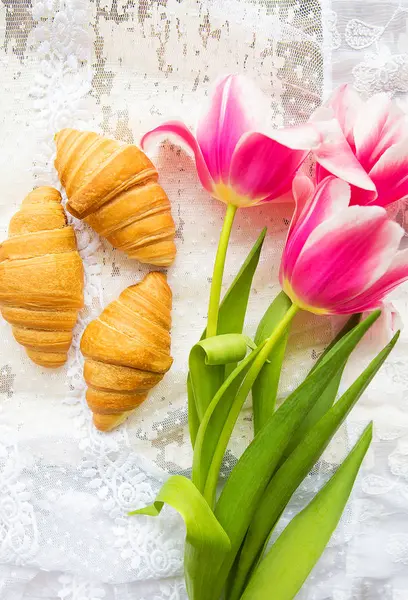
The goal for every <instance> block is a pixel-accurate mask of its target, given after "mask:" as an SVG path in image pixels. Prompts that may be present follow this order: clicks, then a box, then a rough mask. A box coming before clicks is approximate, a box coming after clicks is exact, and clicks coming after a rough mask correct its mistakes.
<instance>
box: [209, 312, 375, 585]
mask: <svg viewBox="0 0 408 600" xmlns="http://www.w3.org/2000/svg"><path fill="white" fill-rule="evenodd" d="M379 315H380V311H375V312H373V313H371V315H369V316H368V317H367V319H365V320H364V321H363V322H362V323H360V324H359V325H357V327H355V328H354V329H353V330H352V331H351V332H350V333H348V334H347V335H346V336H344V337H343V338H342V339H341V340H340V341H339V342H338V343H337V344H336V346H335V347H334V348H332V349H331V350H330V352H328V354H327V356H326V358H325V360H324V361H322V362H321V364H320V365H319V366H318V367H317V368H316V369H315V370H314V371H313V373H311V374H310V375H309V376H308V377H307V378H306V380H305V381H304V382H303V383H302V384H301V385H300V386H299V387H298V388H297V389H296V390H295V391H294V392H293V393H292V394H291V395H290V396H289V397H288V398H287V400H286V401H285V402H284V403H283V404H282V405H281V406H280V408H279V409H278V410H277V411H276V412H275V413H274V414H273V415H272V417H271V418H270V419H269V420H268V422H267V423H266V424H265V425H264V427H263V428H262V429H261V430H260V432H259V433H258V434H257V435H256V436H255V439H254V440H253V441H252V443H251V444H250V445H249V446H248V448H247V449H246V450H245V452H244V453H243V455H242V456H241V458H240V459H239V461H238V463H237V464H236V465H235V467H234V468H233V470H232V472H231V475H230V477H229V478H228V480H227V482H226V484H225V486H224V489H223V491H222V493H221V495H220V498H219V500H218V502H217V504H216V507H215V516H216V517H217V519H218V521H219V522H220V524H221V525H222V527H223V528H224V530H225V531H226V533H227V535H228V537H229V538H230V541H231V552H230V554H229V556H228V557H227V558H226V560H225V561H224V564H223V565H222V566H221V568H220V570H219V572H218V574H217V573H215V574H214V582H213V584H212V587H213V589H214V590H215V592H216V593H214V597H217V593H221V590H222V588H223V586H224V584H225V578H226V575H227V574H228V572H229V570H230V568H231V566H232V563H233V561H234V560H235V557H236V554H237V552H238V549H239V547H240V545H241V543H242V541H243V538H244V536H245V534H246V532H247V529H248V527H249V524H250V522H251V520H252V518H253V515H254V513H255V510H256V509H257V506H258V504H259V501H260V499H261V497H262V495H263V493H264V491H265V488H266V486H267V484H268V483H269V480H270V478H271V476H272V475H273V473H274V471H275V469H276V467H277V465H278V463H279V460H280V459H281V457H282V454H283V452H284V450H285V447H286V446H287V444H288V443H289V441H290V439H291V437H292V435H293V433H294V432H295V431H296V429H297V428H298V427H299V425H300V423H301V422H302V420H303V419H304V417H305V415H306V414H307V413H308V412H309V411H310V409H311V408H312V406H313V405H314V403H315V402H316V401H317V399H318V398H319V397H320V396H321V394H322V392H323V390H324V389H325V388H326V386H327V384H328V383H329V381H330V380H331V379H332V377H333V375H334V374H335V373H336V372H337V371H338V370H339V369H340V368H341V366H342V365H343V363H344V361H345V360H346V359H347V357H348V356H349V355H350V354H351V352H352V351H353V350H354V348H355V347H356V345H357V344H358V342H359V341H360V339H361V338H362V337H363V335H364V334H365V332H366V331H367V330H368V329H369V327H370V326H371V325H372V324H373V323H374V321H375V320H376V319H377V318H378V317H379ZM242 490H245V494H243V493H242Z"/></svg>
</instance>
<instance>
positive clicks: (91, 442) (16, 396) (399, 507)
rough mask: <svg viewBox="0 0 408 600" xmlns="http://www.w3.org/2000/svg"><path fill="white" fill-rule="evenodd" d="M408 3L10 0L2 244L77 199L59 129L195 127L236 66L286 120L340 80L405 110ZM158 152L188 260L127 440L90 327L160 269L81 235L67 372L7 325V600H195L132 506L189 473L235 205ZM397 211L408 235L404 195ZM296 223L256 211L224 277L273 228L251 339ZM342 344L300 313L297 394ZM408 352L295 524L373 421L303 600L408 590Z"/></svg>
mask: <svg viewBox="0 0 408 600" xmlns="http://www.w3.org/2000/svg"><path fill="white" fill-rule="evenodd" d="M405 9H406V7H405V5H404V4H401V5H400V6H399V5H398V4H397V2H392V1H390V2H382V1H381V0H376V1H373V2H367V3H366V2H364V3H356V2H353V1H352V0H344V1H341V0H335V1H333V6H331V5H329V3H328V2H327V3H326V2H319V1H318V0H299V1H295V0H281V1H279V0H263V1H261V0H246V1H243V0H242V1H238V0H223V1H222V2H221V0H218V1H217V0H212V1H211V0H201V1H199V0H138V1H135V2H133V1H125V0H119V1H116V0H115V1H114V0H95V1H92V2H88V1H86V0H85V1H81V0H42V1H39V0H32V1H31V2H29V1H28V0H7V1H6V0H3V3H2V5H1V7H0V27H1V35H0V39H1V43H2V48H1V49H0V61H1V66H2V69H1V73H2V83H3V86H2V94H1V96H0V108H1V113H0V114H1V117H0V124H1V130H0V131H1V134H2V135H1V139H2V149H1V152H0V175H1V181H2V194H1V197H0V232H1V236H2V237H5V236H6V233H7V226H8V222H9V219H10V217H11V215H12V214H13V213H14V212H15V211H16V209H17V207H18V205H19V204H20V202H21V200H22V199H23V198H24V196H25V195H26V194H27V193H28V192H29V191H30V190H31V189H32V187H33V186H35V185H40V184H48V185H50V184H51V185H56V186H57V187H59V183H58V180H57V177H56V173H55V170H54V168H53V157H54V143H53V135H54V133H55V132H56V131H58V130H59V129H61V128H63V127H78V128H83V129H85V128H87V129H92V130H95V131H99V132H101V133H104V134H106V135H109V136H114V137H117V138H119V139H122V140H124V141H127V142H135V143H138V141H139V139H140V136H141V134H142V133H144V132H145V131H147V130H148V129H150V128H151V127H153V126H154V125H156V124H157V123H158V122H160V121H162V120H165V119H169V118H172V117H175V116H176V117H181V118H182V119H183V120H184V121H185V122H186V123H187V124H188V125H191V126H193V125H194V123H195V121H196V119H197V116H198V114H199V108H200V103H201V102H202V101H203V100H204V99H205V97H206V95H207V92H208V89H209V85H210V83H211V81H213V80H214V79H215V78H216V77H217V76H219V75H220V74H224V73H227V72H242V71H245V72H247V73H248V74H249V75H251V76H252V77H253V78H254V79H255V80H256V81H257V82H258V84H259V85H260V86H261V87H262V88H263V90H264V91H265V92H266V93H267V94H268V95H269V97H270V108H271V111H270V115H269V117H268V118H269V121H270V123H271V124H273V125H274V126H281V125H283V124H294V123H298V122H300V121H303V120H305V119H306V118H307V117H308V116H309V114H310V113H311V112H312V111H313V110H314V108H315V107H316V106H317V105H318V104H319V103H320V101H321V98H322V97H324V96H326V95H327V94H328V93H329V92H330V90H331V89H332V86H333V85H334V84H337V83H339V82H342V81H352V82H354V84H355V85H356V87H357V88H358V89H359V90H360V91H361V92H362V93H364V94H366V95H369V94H372V93H374V92H376V91H380V90H386V91H388V92H390V93H393V94H394V93H395V94H396V95H397V96H398V97H399V98H400V101H401V104H402V105H404V104H405V102H406V101H405V97H404V93H406V92H407V91H408V72H407V68H408V66H407V65H408V54H407V52H408V41H407V40H408V37H407V17H408V15H407V14H406V12H405ZM335 11H336V12H335ZM336 13H337V14H336ZM393 15H394V16H393ZM153 158H154V160H155V162H156V164H157V166H158V168H159V172H160V179H161V183H162V185H163V187H164V188H165V190H166V191H167V193H168V195H169V197H170V199H171V201H172V211H173V215H174V218H175V221H176V225H177V245H178V257H177V260H176V263H175V265H174V266H173V267H171V269H169V271H168V280H169V283H170V285H171V287H172V289H173V293H174V307H173V331H172V353H173V356H174V359H175V360H174V365H173V367H172V369H171V371H170V372H169V373H168V375H167V376H166V377H165V379H164V380H163V382H162V383H161V384H160V385H159V386H158V387H157V388H156V389H155V390H153V391H152V393H151V394H150V397H149V399H148V400H147V401H146V402H145V403H144V405H143V406H142V407H141V408H140V409H139V410H138V411H136V412H135V413H134V415H132V417H131V418H130V419H129V420H128V421H127V422H126V424H125V425H124V426H122V427H121V428H120V429H118V430H117V431H115V432H113V433H112V434H107V435H106V434H99V433H98V432H96V431H95V430H94V429H93V428H92V425H91V421H90V414H89V411H88V408H87V406H86V403H85V402H84V385H83V381H82V375H81V373H82V359H81V355H80V353H79V350H78V345H79V339H80V335H81V332H82V330H83V328H84V326H85V324H86V323H87V322H88V321H89V320H90V319H91V318H94V317H95V316H96V315H98V314H99V312H100V311H101V309H102V308H103V306H105V305H106V304H107V303H108V302H109V301H111V300H112V299H114V298H115V297H117V295H118V293H119V292H120V291H121V290H122V289H123V288H124V287H126V286H127V285H130V284H131V283H134V282H136V281H138V280H139V279H140V278H141V277H142V276H143V274H144V273H146V272H147V270H148V269H147V268H146V267H144V266H141V265H139V264H138V263H135V262H133V261H130V260H128V259H127V258H126V257H125V256H124V255H123V254H121V253H120V252H116V251H115V250H113V249H112V248H111V247H110V245H109V244H108V243H107V242H104V241H103V240H100V239H99V238H98V236H97V235H96V234H95V233H94V232H92V231H91V230H89V229H88V228H87V227H85V226H84V225H83V224H82V223H80V222H77V221H75V222H74V225H75V227H76V230H77V238H78V244H79V247H80V251H81V255H82V257H83V260H84V265H85V270H86V290H85V291H86V309H85V310H84V311H83V313H82V314H81V317H80V320H79V322H78V325H77V328H76V330H75V338H74V343H73V346H72V349H71V352H70V356H69V361H68V363H67V365H66V367H65V368H62V369H58V370H56V371H52V372H51V371H45V370H42V369H40V368H38V367H36V366H35V365H33V364H31V363H30V361H29V360H28V359H27V358H26V356H25V353H24V350H23V349H22V348H21V347H19V346H18V345H17V344H16V343H15V342H14V340H13V339H12V335H11V331H10V327H9V326H8V324H7V323H5V322H4V321H0V339H1V346H0V598H1V599H2V600H3V599H4V600H38V599H39V598H41V599H45V598H46V599H47V600H56V599H57V598H62V599H64V600H94V599H100V598H104V599H105V600H130V599H131V598H132V600H136V599H137V600H184V599H185V598H186V596H185V591H184V585H183V580H182V577H181V575H182V551H183V539H184V526H183V523H182V521H181V519H180V518H179V517H178V515H176V514H174V512H172V511H170V510H165V511H163V515H162V516H161V517H159V518H158V519H152V518H148V517H133V518H128V517H127V516H126V513H127V511H128V510H130V509H134V508H137V507H140V506H142V505H144V504H147V503H149V502H150V501H151V500H152V499H153V497H154V495H155V492H156V491H157V490H158V489H159V487H160V484H161V482H162V481H163V480H164V478H165V477H166V476H167V474H168V473H184V474H188V470H189V466H190V464H191V450H190V445H189V441H188V434H187V427H186V392H185V377H186V367H187V357H188V351H189V349H190V347H191V346H192V344H193V343H194V342H195V341H196V340H197V339H198V338H199V336H200V334H201V331H202V329H203V326H204V323H205V315H206V308H207V306H206V303H207V295H208V289H209V278H210V277H211V274H212V265H213V258H214V253H215V248H216V243H217V238H218V235H219V230H220V227H221V223H222V215H223V212H224V208H223V206H221V205H219V204H218V203H216V202H215V201H213V200H211V199H210V198H209V197H208V194H207V193H206V192H204V191H203V190H202V188H201V186H200V184H199V182H198V180H197V176H196V173H195V168H194V163H193V161H192V159H191V157H190V156H189V155H187V154H186V153H184V151H182V150H179V149H178V148H177V147H174V146H172V145H171V144H165V145H163V146H162V147H160V148H158V149H157V152H156V154H155V155H154V156H153ZM394 212H395V213H396V215H397V218H398V220H399V221H400V222H401V223H403V224H404V219H405V212H404V203H401V205H400V206H399V207H398V208H397V209H396V210H395V211H394ZM289 216H290V210H289V208H288V207H285V206H273V205H272V206H264V207H256V208H252V209H248V210H242V211H240V212H239V215H238V217H237V221H236V225H235V227H234V232H233V235H232V240H231V245H230V250H229V254H228V260H227V269H226V273H227V276H226V283H229V282H230V281H231V279H232V277H233V274H235V272H236V271H237V269H238V268H239V265H240V263H241V262H242V260H243V258H244V257H245V255H246V253H247V252H248V250H249V248H250V247H251V245H252V244H253V242H254V241H255V239H256V237H257V235H258V233H259V231H260V230H261V228H262V227H263V226H264V225H267V226H268V231H269V233H268V237H267V241H266V244H265V248H264V251H263V256H262V259H261V262H260V267H259V270H258V272H257V274H256V277H255V281H254V290H253V293H252V296H251V300H250V304H249V309H248V318H247V323H246V330H247V331H248V333H249V334H253V332H254V330H255V328H256V324H257V322H258V321H259V319H260V317H261V316H262V314H263V312H264V310H265V309H266V307H267V306H268V304H269V303H270V301H271V300H272V299H273V297H274V296H275V295H276V293H277V291H278V289H279V287H278V280H277V270H278V265H279V256H280V252H281V249H282V245H283V242H284V237H285V231H286V229H287V223H288V222H287V219H288V217H289ZM407 297H408V296H407V288H406V287H405V288H401V289H400V290H399V291H398V292H396V293H395V294H394V300H395V304H396V305H397V307H398V308H399V310H400V312H401V313H402V316H403V318H404V317H405V318H407V317H408V310H407ZM330 333H331V324H330V323H329V321H328V320H326V319H323V318H310V317H307V316H305V315H301V316H300V317H299V318H298V319H297V320H296V321H295V323H294V327H293V333H292V335H291V340H290V348H289V355H288V358H287V361H286V363H285V366H284V370H283V374H282V382H281V389H280V393H281V395H282V396H284V395H285V394H286V393H287V392H288V391H289V390H290V389H292V388H293V387H295V386H296V385H297V384H298V383H299V381H300V380H301V379H302V377H303V376H304V374H305V373H306V372H307V369H308V368H309V367H310V365H311V364H312V361H313V360H314V359H315V358H316V356H318V354H319V352H321V350H322V348H323V347H324V345H325V344H326V343H327V341H328V339H329V338H330ZM371 341H372V340H371ZM374 345H375V344H374ZM372 346H373V344H372V343H371V344H370V343H368V342H366V343H364V344H362V346H361V348H360V349H359V351H358V352H357V353H356V355H355V358H354V360H353V361H352V365H351V367H350V369H349V372H348V375H347V377H346V380H347V379H348V380H350V378H351V377H352V375H353V374H356V373H357V372H358V371H360V370H361V368H362V367H363V366H364V364H365V362H366V361H367V359H368V357H369V355H370V353H371V352H372V350H373V348H372ZM406 351H407V336H406V335H405V336H403V338H402V340H401V341H400V343H399V346H398V348H397V349H396V351H395V352H394V353H393V355H392V357H391V358H390V360H389V362H388V363H387V365H386V367H385V368H384V369H383V371H382V373H381V375H380V376H379V377H378V378H377V379H376V381H375V382H374V383H373V384H372V385H371V387H370V389H369V390H368V391H367V393H366V394H365V395H364V398H363V399H362V400H361V402H360V404H359V406H358V407H357V409H356V410H355V411H354V412H353V415H352V417H351V419H350V423H349V428H348V432H346V431H343V433H342V435H339V436H338V438H337V440H336V442H335V443H334V444H333V445H332V446H331V447H330V449H329V451H328V453H327V454H326V455H325V460H324V461H322V462H321V464H320V465H319V466H318V468H317V469H316V470H315V472H314V473H313V474H312V475H311V476H310V477H309V478H308V479H307V481H306V482H305V484H304V485H303V486H302V489H301V490H300V493H299V494H298V495H297V496H296V498H295V499H294V501H293V502H292V504H291V508H290V510H289V511H288V512H287V514H286V515H285V517H284V519H283V522H285V521H286V520H287V519H288V518H289V517H290V516H291V515H293V512H294V511H296V510H298V509H299V508H300V506H301V505H302V503H304V502H305V500H307V499H309V498H310V497H311V495H312V494H313V493H314V491H315V490H316V489H317V488H318V487H319V485H321V481H323V480H324V479H325V478H327V475H328V473H329V472H330V471H331V469H332V467H333V465H336V464H337V463H338V461H339V460H341V458H342V456H344V453H345V451H346V449H347V447H348V446H349V444H350V440H351V441H353V440H354V439H355V436H356V434H357V433H358V432H359V431H360V430H361V428H362V426H363V424H365V423H366V422H367V421H368V420H369V419H371V418H374V420H375V424H376V440H375V443H374V445H373V449H372V450H371V452H370V456H369V458H368V460H367V461H366V464H365V471H364V473H363V475H362V477H361V478H360V480H359V483H358V485H357V487H356V491H355V493H354V496H353V499H352V501H351V502H350V505H349V508H348V510H347V513H346V515H345V518H344V519H343V522H342V525H341V527H340V528H339V529H338V531H337V532H336V535H335V536H334V538H333V540H332V542H331V545H330V548H329V549H328V550H327V551H326V552H325V554H324V556H323V558H322V560H321V561H320V563H319V565H318V566H317V568H316V570H315V572H314V574H313V575H312V577H311V578H310V581H309V583H308V585H307V586H306V587H305V589H304V591H302V593H301V594H300V598H301V599H302V600H352V599H353V600H377V599H380V598H381V600H407V598H408V575H407V569H408V436H407V433H408V415H407V408H408V407H407V404H406V402H407V401H406V400H405V399H404V393H405V395H406V390H407V383H408V375H407V374H408V368H407V366H406V364H405V361H404V358H403V357H404V355H405V356H406ZM343 385H345V383H344V384H343ZM250 435H251V423H250V410H249V407H248V408H246V410H245V411H244V413H243V415H242V418H241V419H240V421H239V424H238V426H237V429H236V432H235V436H234V440H233V442H232V444H231V447H230V453H231V458H232V459H233V457H234V456H236V455H238V454H239V453H240V452H241V451H242V449H243V448H244V447H245V445H246V444H247V443H248V441H249V439H250ZM225 466H226V468H227V467H228V465H225Z"/></svg>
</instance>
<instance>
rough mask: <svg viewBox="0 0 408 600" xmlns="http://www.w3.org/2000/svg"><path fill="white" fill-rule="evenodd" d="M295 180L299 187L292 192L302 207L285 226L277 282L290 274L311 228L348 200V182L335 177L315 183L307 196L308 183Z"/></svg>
mask: <svg viewBox="0 0 408 600" xmlns="http://www.w3.org/2000/svg"><path fill="white" fill-rule="evenodd" d="M296 179H297V178H296ZM299 183H300V185H301V186H302V188H301V189H298V190H296V192H295V189H294V193H296V194H298V197H299V200H300V203H303V207H302V209H301V210H300V212H299V213H298V212H297V211H296V212H295V214H294V216H293V218H292V222H291V225H290V228H289V233H288V237H287V240H286V245H285V249H284V251H283V257H282V262H281V272H280V279H281V283H282V282H283V280H284V279H290V278H291V276H292V271H293V269H294V267H295V265H296V262H297V260H298V258H299V255H300V254H301V252H302V250H303V247H304V246H305V244H306V243H307V240H308V239H309V237H310V236H311V234H312V233H313V231H314V230H315V229H316V228H317V227H318V226H319V225H320V224H321V223H324V222H325V221H326V220H327V219H330V218H331V217H333V216H334V215H336V214H337V213H339V212H340V213H344V212H345V211H346V210H347V207H348V203H349V200H350V188H349V185H348V184H347V183H346V182H345V181H342V180H341V179H337V178H336V177H326V179H324V180H323V181H322V182H321V183H320V184H319V185H318V187H317V188H316V190H315V193H314V195H313V196H310V195H309V196H308V197H306V196H307V194H308V193H309V189H307V188H308V185H307V186H306V182H304V181H300V182H299V181H296V187H297V186H298V185H299ZM294 188H295V186H294ZM295 219H296V220H295Z"/></svg>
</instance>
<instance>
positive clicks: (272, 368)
mask: <svg viewBox="0 0 408 600" xmlns="http://www.w3.org/2000/svg"><path fill="white" fill-rule="evenodd" d="M291 304H292V303H291V300H290V299H289V298H288V296H287V295H286V294H285V292H280V294H278V296H276V298H275V299H274V300H273V302H272V304H271V305H270V306H269V308H268V309H267V311H266V312H265V314H264V316H263V317H262V319H261V321H260V323H259V325H258V329H257V332H256V335H255V344H260V343H261V342H263V341H264V340H266V338H268V337H269V336H270V335H271V333H272V331H273V330H274V329H275V328H276V327H277V326H278V324H279V323H280V321H281V320H282V318H283V316H284V315H285V314H286V313H287V311H288V309H289V307H290V305H291ZM288 336H289V328H288V329H287V331H286V332H285V333H284V335H283V336H282V337H281V338H280V340H279V341H278V342H277V344H276V345H275V347H274V349H273V350H272V353H271V356H270V361H269V362H267V363H265V364H264V366H263V367H262V370H261V372H260V373H259V375H258V377H257V379H256V381H255V383H254V385H253V387H252V407H253V418H254V432H255V434H257V433H258V431H259V430H260V429H261V427H263V425H264V424H265V423H266V422H267V420H268V419H269V417H270V416H271V415H272V414H273V412H274V410H275V403H276V396H277V393H278V385H279V378H280V373H281V370H282V362H283V358H284V355H285V350H286V344H287V340H288Z"/></svg>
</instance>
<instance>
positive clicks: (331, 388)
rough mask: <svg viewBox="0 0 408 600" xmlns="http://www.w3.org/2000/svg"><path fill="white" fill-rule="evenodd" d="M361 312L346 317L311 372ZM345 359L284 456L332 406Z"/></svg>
mask: <svg viewBox="0 0 408 600" xmlns="http://www.w3.org/2000/svg"><path fill="white" fill-rule="evenodd" d="M360 318H361V314H359V313H357V314H355V315H353V316H352V317H350V319H348V321H347V323H346V324H345V325H344V327H343V328H342V329H341V331H339V333H338V334H337V335H336V337H335V338H334V339H333V340H332V342H331V343H330V344H329V345H328V346H327V348H326V349H325V351H324V352H323V353H322V355H321V356H320V357H319V358H318V360H317V361H316V363H315V364H314V366H313V368H312V369H311V371H310V372H311V373H313V371H314V370H315V369H316V368H317V367H318V366H319V365H320V364H321V362H322V361H324V360H325V358H326V356H327V354H328V353H329V352H330V350H331V349H332V348H333V347H334V346H335V345H336V344H337V342H338V341H340V340H341V339H342V338H343V337H344V336H345V335H346V334H347V333H349V331H351V330H352V329H353V327H355V326H356V325H357V323H358V322H359V321H360ZM346 363H347V361H344V364H343V366H342V367H341V368H340V369H339V370H338V371H337V373H336V374H335V375H334V377H333V379H332V380H331V381H330V382H329V383H328V385H327V387H326V389H325V390H324V391H323V393H322V395H321V396H320V398H319V400H318V401H317V402H316V404H315V405H314V407H313V408H312V410H311V411H310V412H309V414H308V415H307V416H306V418H305V419H304V420H303V422H302V423H301V424H300V426H299V428H298V430H297V431H296V433H295V435H294V436H293V438H292V439H291V441H290V444H289V445H288V447H287V448H286V451H285V453H284V457H285V458H286V457H287V456H289V454H290V453H291V452H292V451H293V450H294V448H296V446H298V445H299V444H300V443H301V441H302V439H303V438H304V437H305V435H306V433H307V432H308V431H310V429H311V428H312V427H313V425H314V424H315V423H317V422H318V421H319V419H321V417H322V416H323V415H324V414H325V413H326V412H327V411H328V410H329V408H330V407H331V406H333V403H334V401H335V400H336V396H337V392H338V390H339V386H340V382H341V378H342V376H343V371H344V368H345V366H346Z"/></svg>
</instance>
